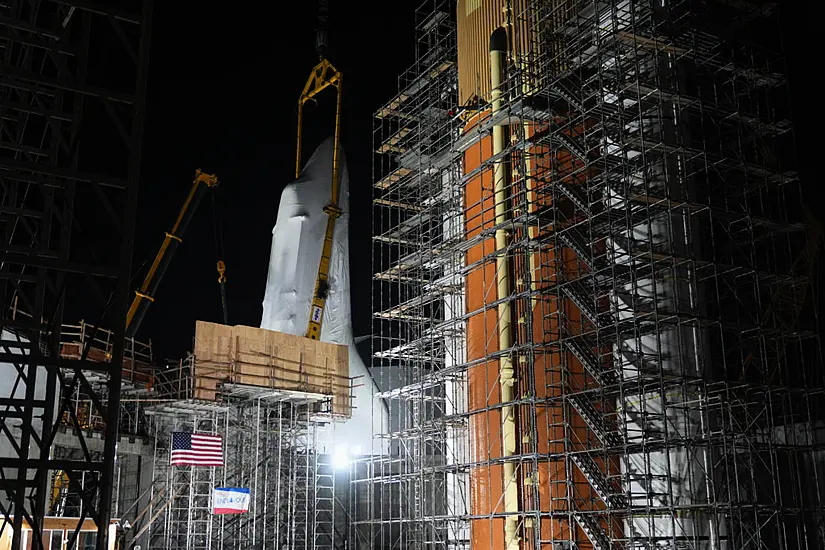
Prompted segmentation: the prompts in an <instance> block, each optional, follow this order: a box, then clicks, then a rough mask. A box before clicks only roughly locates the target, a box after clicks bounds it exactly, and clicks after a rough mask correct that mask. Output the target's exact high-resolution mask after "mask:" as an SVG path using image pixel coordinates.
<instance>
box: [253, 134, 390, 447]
mask: <svg viewBox="0 0 825 550" xmlns="http://www.w3.org/2000/svg"><path fill="white" fill-rule="evenodd" d="M332 153H333V142H332V139H328V140H326V141H324V142H323V143H322V144H321V145H319V146H318V148H317V149H316V150H315V152H314V153H313V154H312V157H311V158H310V159H309V161H308V162H307V164H306V166H304V169H303V171H302V172H301V176H300V177H299V178H298V179H297V180H295V181H293V182H292V183H290V184H289V185H287V186H286V187H285V188H284V190H283V192H282V194H281V202H280V205H279V207H278V218H277V220H276V223H275V228H274V229H273V230H272V252H271V255H270V258H269V274H268V276H267V281H266V293H265V295H264V302H263V317H262V318H261V328H264V329H268V330H276V331H279V332H286V333H289V334H296V335H304V334H305V333H306V330H307V323H308V322H309V311H310V304H311V302H312V295H313V292H314V291H315V281H316V278H317V275H318V265H319V262H320V260H321V249H322V247H323V243H324V233H325V232H326V225H327V215H326V213H325V212H324V211H323V208H324V206H326V205H327V204H329V202H330V192H331V183H332V181H331V180H332ZM338 206H339V207H340V208H341V209H342V210H343V213H342V214H341V216H340V217H339V218H338V220H337V221H336V223H335V232H334V234H333V250H332V263H331V266H330V271H329V294H328V297H327V302H326V309H325V312H324V319H323V326H322V329H321V340H322V341H324V342H332V343H335V344H343V345H347V346H349V366H350V376H353V377H360V378H358V379H357V380H356V385H357V387H356V388H355V390H354V400H353V407H354V408H353V412H352V418H350V419H349V420H348V421H347V422H346V423H344V424H343V425H338V426H336V428H335V434H334V440H335V445H336V446H338V447H340V446H341V445H347V447H348V448H349V449H350V450H351V452H355V453H357V454H362V453H363V454H368V453H371V452H374V453H377V452H380V449H379V448H378V447H379V443H378V442H377V441H373V440H374V437H373V435H374V434H375V433H377V432H379V430H380V428H381V426H382V425H386V422H387V416H388V415H387V411H386V408H385V406H384V403H383V402H382V400H381V399H373V395H374V394H375V393H376V392H377V388H376V386H375V383H374V381H373V379H372V376H371V375H370V373H369V371H368V369H367V367H366V365H364V362H363V361H362V360H361V357H360V356H359V355H358V352H357V350H356V349H355V341H354V339H353V333H352V316H351V306H350V278H349V177H348V173H347V167H346V161H345V159H344V156H343V154H341V194H340V197H339V200H338Z"/></svg>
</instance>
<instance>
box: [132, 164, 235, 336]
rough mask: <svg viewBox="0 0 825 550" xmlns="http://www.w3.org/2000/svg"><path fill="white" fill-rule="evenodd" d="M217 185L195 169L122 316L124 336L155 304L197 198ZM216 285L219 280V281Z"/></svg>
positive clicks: (213, 180) (214, 179)
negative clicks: (171, 222)
mask: <svg viewBox="0 0 825 550" xmlns="http://www.w3.org/2000/svg"><path fill="white" fill-rule="evenodd" d="M217 186H218V177H217V176H215V175H214V174H207V173H205V172H202V171H201V170H195V178H194V180H192V187H191V189H190V190H189V195H187V197H186V200H185V201H184V203H183V206H182V207H181V209H180V212H179V213H178V217H177V219H176V220H175V224H174V225H173V226H172V229H171V230H169V232H168V233H166V234H165V237H164V238H163V242H162V243H161V245H160V249H159V250H158V253H157V254H156V255H155V260H154V261H153V262H152V266H151V267H150V268H149V271H148V272H147V273H146V277H145V278H144V279H143V284H141V285H140V288H139V289H138V290H136V291H135V298H134V300H132V305H131V306H130V307H129V311H128V313H127V314H126V335H127V336H129V337H134V335H135V333H136V332H137V329H138V328H139V327H140V323H141V322H142V321H143V318H144V316H145V315H146V310H148V309H149V305H150V304H151V303H152V302H154V301H155V292H156V291H157V288H158V285H159V284H160V281H161V279H162V278H163V274H164V273H165V272H166V268H167V267H169V263H170V262H171V261H172V256H173V255H174V254H175V250H177V247H178V245H179V244H180V243H181V242H183V233H184V232H185V231H186V227H187V226H188V225H189V222H190V221H191V220H192V215H193V214H194V213H195V209H196V208H197V206H198V204H199V203H200V201H201V199H203V195H204V193H205V192H206V189H209V188H212V187H217ZM224 269H225V268H224ZM219 271H220V269H219ZM220 275H221V278H223V273H221V274H220ZM224 280H225V279H224ZM219 282H222V281H220V280H219Z"/></svg>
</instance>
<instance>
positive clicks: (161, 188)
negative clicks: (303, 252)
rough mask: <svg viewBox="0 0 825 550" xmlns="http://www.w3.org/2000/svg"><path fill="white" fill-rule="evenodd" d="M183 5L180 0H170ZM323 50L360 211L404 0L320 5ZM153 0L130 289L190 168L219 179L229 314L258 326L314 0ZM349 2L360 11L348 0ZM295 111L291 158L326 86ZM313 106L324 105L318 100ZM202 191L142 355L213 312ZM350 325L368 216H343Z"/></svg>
mask: <svg viewBox="0 0 825 550" xmlns="http://www.w3.org/2000/svg"><path fill="white" fill-rule="evenodd" d="M184 4H185V5H186V6H187V7H190V8H191V9H183V8H184ZM330 4H331V5H330V7H329V9H330V23H329V27H330V28H329V35H330V37H329V42H330V46H329V49H328V52H327V57H328V58H329V60H330V61H331V62H332V63H333V64H334V65H336V66H337V68H338V69H339V70H340V71H342V73H343V74H344V100H343V101H344V106H343V110H344V118H343V136H342V141H343V147H344V150H345V153H346V155H347V160H348V169H349V174H350V197H351V204H352V208H353V209H356V210H358V211H360V212H362V213H367V212H369V211H370V207H369V205H370V197H371V189H372V183H371V182H372V175H371V173H372V154H371V151H372V147H371V145H372V126H373V118H372V114H373V113H374V112H375V111H376V110H377V108H378V107H380V105H381V104H382V103H384V102H386V101H387V100H388V99H389V98H391V97H392V96H393V95H394V94H395V93H396V92H397V78H396V75H398V74H399V73H401V72H402V71H404V70H405V69H406V68H407V67H408V66H409V65H410V64H411V63H412V61H413V54H414V48H415V43H414V32H413V31H414V24H415V21H414V19H415V18H414V10H415V7H416V6H417V4H418V2H403V1H401V2H392V3H383V4H382V7H381V11H380V12H378V11H375V10H373V11H364V12H362V13H358V14H353V13H349V14H348V13H345V12H344V9H345V8H346V7H347V6H348V5H350V4H349V3H346V2H335V1H334V0H333V1H332V2H331V3H330ZM227 6H228V5H225V4H208V3H207V4H203V3H198V4H192V3H184V2H155V12H154V17H153V37H152V51H151V60H150V71H149V85H148V86H149V90H148V100H147V119H146V132H145V142H144V143H145V144H144V162H143V169H142V173H141V191H140V206H139V211H140V215H139V218H138V225H137V228H136V235H137V239H136V240H137V245H136V248H135V252H134V256H133V273H136V274H137V275H136V277H135V280H134V283H133V286H138V285H139V284H140V280H141V279H142V277H143V275H144V274H145V272H146V269H147V268H148V265H149V264H150V263H151V260H152V258H153V257H154V254H155V252H156V250H157V247H158V246H159V245H160V243H161V240H162V238H163V233H164V231H168V229H169V227H170V226H171V224H172V223H173V221H174V218H175V216H176V215H177V212H178V210H179V209H180V207H181V205H182V204H183V201H184V198H185V197H186V194H187V193H188V192H189V188H190V185H191V181H192V177H193V175H194V171H195V169H196V168H201V169H202V170H204V171H207V172H212V173H215V174H217V175H218V177H219V178H220V180H221V187H220V188H219V189H218V192H217V194H216V199H217V200H216V203H217V213H218V215H219V216H220V218H221V220H222V226H223V233H224V238H223V240H224V247H225V251H226V254H225V256H226V257H225V258H224V259H225V261H226V264H227V277H228V282H227V295H228V302H229V322H230V324H245V325H250V326H258V325H259V323H260V319H261V302H262V301H263V297H264V287H265V283H266V275H267V267H268V264H269V251H270V244H271V239H272V234H271V232H272V228H273V226H274V225H275V218H276V215H277V211H278V199H279V197H280V193H281V190H282V189H283V187H284V186H285V185H286V184H287V183H289V182H290V181H291V179H293V178H294V166H295V160H294V159H295V132H296V118H297V115H296V103H297V99H298V96H299V94H300V92H301V90H302V88H303V86H304V84H305V83H306V80H307V78H308V77H309V74H310V70H311V69H312V67H313V66H314V65H315V64H316V63H317V62H318V57H317V54H316V52H315V28H316V26H317V4H316V2H272V3H260V4H255V9H254V10H243V9H238V8H235V9H229V8H228V7H227ZM358 11H359V12H361V11H362V10H358ZM325 99H326V102H324V101H323V100H322V103H321V107H319V108H318V109H315V108H312V107H310V108H309V109H308V110H307V111H306V115H305V125H304V128H305V132H306V133H307V134H306V139H305V140H304V151H305V152H306V154H305V156H304V158H305V159H306V158H308V156H309V155H310V154H311V153H312V151H313V149H314V147H315V146H316V145H317V144H318V143H319V142H320V141H321V140H322V139H323V138H324V137H326V136H328V135H332V131H333V117H332V115H333V111H332V110H330V109H332V107H333V106H334V100H335V95H334V92H332V91H330V92H329V94H328V95H326V96H325ZM324 105H326V106H327V107H329V109H323V107H324ZM213 220H214V217H213V206H212V199H211V198H210V197H209V196H206V197H205V199H204V201H203V202H202V203H201V205H200V207H199V209H198V211H197V213H196V215H195V217H194V219H193V221H192V224H191V225H190V227H189V228H188V230H187V233H186V235H185V236H184V239H183V244H182V245H181V246H180V247H179V249H178V251H177V254H176V255H175V258H174V261H173V262H172V264H171V266H170V267H169V270H168V271H167V273H166V275H165V277H164V279H163V282H162V283H161V286H160V288H159V290H158V293H157V296H156V299H157V301H156V302H155V303H154V304H153V305H152V306H151V307H150V308H149V312H148V314H147V316H146V319H145V321H144V323H143V325H142V326H141V328H140V331H139V333H138V337H139V338H140V339H147V338H151V340H152V342H153V344H154V346H155V354H156V359H158V360H162V359H164V358H177V357H180V356H182V355H183V354H185V352H186V351H187V350H191V349H192V345H191V344H192V338H193V336H194V327H195V320H198V319H201V320H207V321H214V322H221V308H220V291H219V287H218V283H217V272H216V269H215V263H216V261H217V258H216V251H215V238H214V231H213V227H214V223H213ZM350 226H351V228H350V231H351V243H350V248H351V270H352V281H353V283H352V284H353V292H354V293H355V294H357V295H356V296H355V299H354V302H356V304H358V303H361V304H364V305H363V306H361V307H358V306H357V305H356V307H354V313H353V314H354V316H355V333H356V336H357V335H360V334H366V333H368V332H369V322H370V307H369V288H370V286H369V284H370V275H371V268H370V261H371V260H370V244H369V243H370V225H369V219H368V216H367V215H357V216H353V217H352V218H351V222H350Z"/></svg>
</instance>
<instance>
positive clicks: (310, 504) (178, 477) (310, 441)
mask: <svg viewBox="0 0 825 550" xmlns="http://www.w3.org/2000/svg"><path fill="white" fill-rule="evenodd" d="M192 361H193V358H192V357H191V356H190V358H189V359H188V360H187V361H185V362H181V365H180V367H179V371H178V373H175V374H174V375H172V373H167V376H166V381H165V382H163V383H162V384H161V385H160V387H158V388H157V395H155V396H153V398H152V399H151V400H150V402H149V403H148V404H147V405H146V406H145V410H146V414H148V415H150V416H152V417H153V420H154V421H153V425H152V434H153V437H154V465H153V482H152V488H151V495H150V497H149V499H148V501H149V502H148V505H147V507H146V509H145V510H143V511H142V512H141V513H140V514H139V517H141V518H144V519H142V520H141V522H140V523H139V524H138V525H137V529H139V532H138V534H137V535H136V536H135V537H134V540H136V541H140V540H146V541H147V542H146V544H147V548H148V549H151V550H230V549H231V550H235V549H241V550H243V549H255V548H261V547H263V546H273V547H275V548H295V549H302V550H323V549H329V550H338V549H341V548H343V543H344V536H343V534H342V533H341V532H340V529H338V530H336V523H335V522H336V514H338V513H339V510H340V504H336V500H335V479H334V472H333V465H332V463H331V458H332V457H331V443H332V435H333V430H334V421H335V417H334V416H333V415H332V414H331V397H330V396H327V395H320V394H314V393H308V392H302V391H292V390H278V389H272V388H266V387H257V386H248V385H242V384H225V385H223V386H222V387H221V388H220V392H221V395H222V399H221V400H220V401H207V400H203V399H194V398H193V397H192V396H193V384H192V379H191V377H190V376H189V374H188V373H189V372H191V370H190V369H191V364H192V363H191V362H192ZM172 370H174V369H172ZM178 374H180V375H178ZM152 401H154V404H152ZM319 411H330V412H319ZM173 432H190V433H193V432H199V433H208V434H213V435H220V436H221V439H222V442H223V449H224V461H223V462H224V464H223V466H214V467H208V466H171V464H170V461H171V435H172V433H173ZM218 487H229V488H247V489H249V490H250V495H251V496H250V503H249V510H248V511H247V512H245V513H241V514H231V515H226V514H223V515H216V514H214V513H213V490H214V489H215V488H218ZM144 533H146V535H145V539H142V538H141V537H142V536H144Z"/></svg>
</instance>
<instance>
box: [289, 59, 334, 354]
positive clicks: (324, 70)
mask: <svg viewBox="0 0 825 550" xmlns="http://www.w3.org/2000/svg"><path fill="white" fill-rule="evenodd" d="M328 87H334V88H335V89H336V94H337V100H336V105H335V134H334V137H333V147H334V149H333V153H332V188H331V193H330V202H329V204H328V205H326V206H325V207H324V212H325V213H326V215H327V229H326V232H325V233H324V247H323V249H322V250H321V262H320V264H319V266H318V276H317V278H316V279H315V292H314V293H313V295H312V305H311V306H310V310H309V323H308V324H307V331H306V337H307V338H311V339H312V340H318V339H320V338H321V326H322V325H323V323H324V308H325V307H326V304H327V295H328V293H329V268H330V263H331V260H332V238H333V233H334V232H335V220H336V219H338V217H339V216H340V215H341V208H340V207H339V206H338V195H339V193H340V191H341V169H340V151H341V73H340V72H338V69H336V68H335V67H333V66H332V63H330V62H329V61H327V60H326V59H325V58H323V57H321V61H320V63H318V64H317V65H316V66H315V68H313V69H312V73H311V74H310V75H309V79H307V83H306V86H304V91H303V92H301V97H300V98H298V146H297V147H296V153H295V177H296V178H298V177H300V176H301V139H302V137H303V133H302V130H303V123H304V118H303V117H304V104H305V103H306V102H307V101H315V96H317V95H318V94H319V93H320V92H321V91H323V90H324V89H326V88H328Z"/></svg>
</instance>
